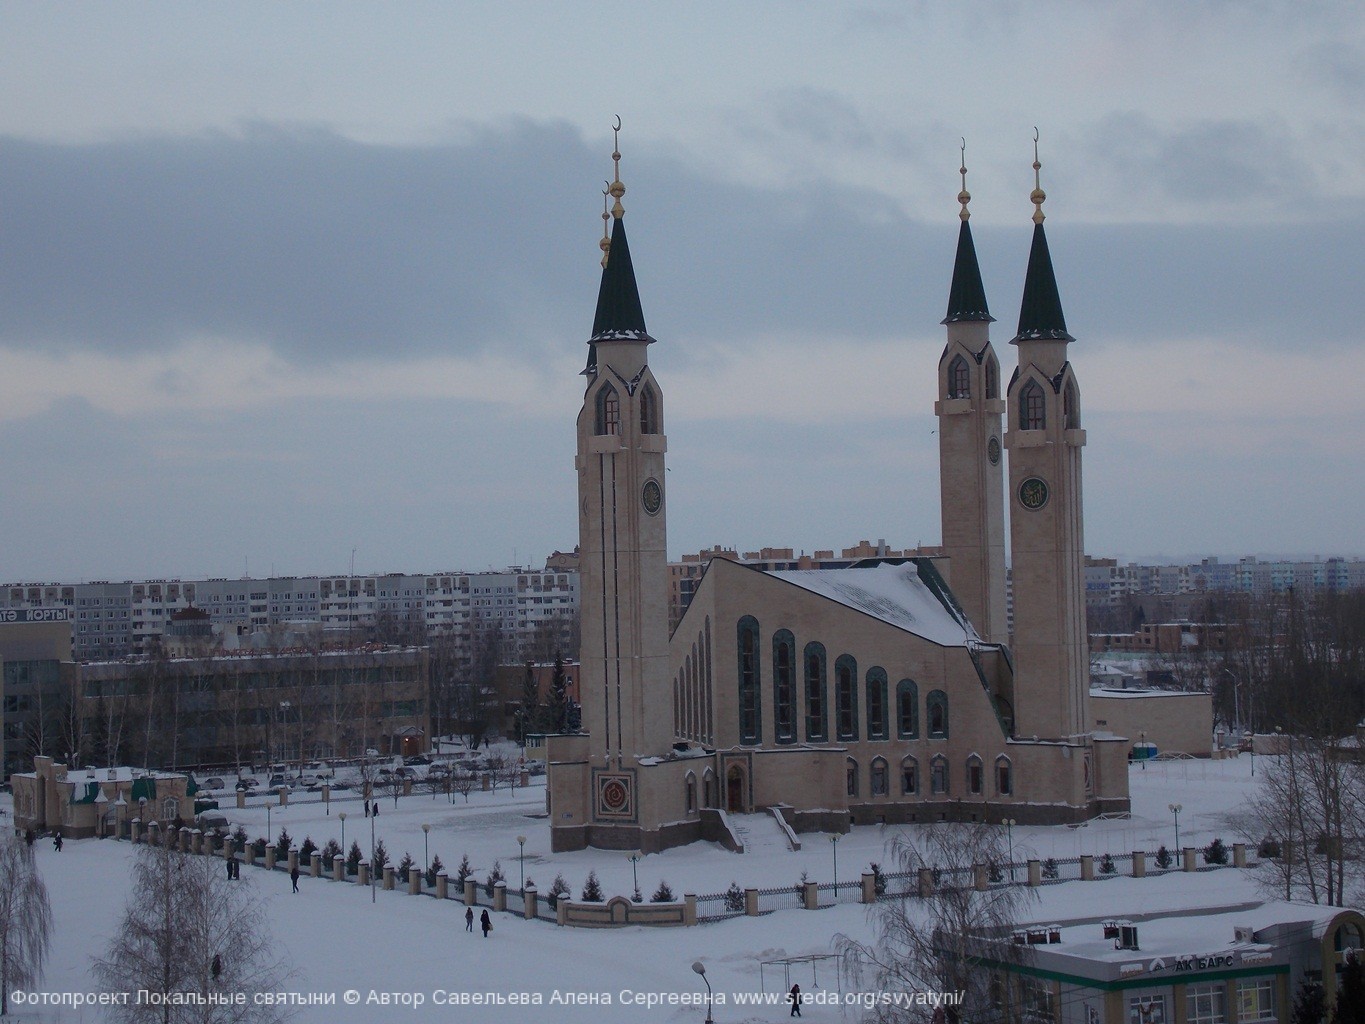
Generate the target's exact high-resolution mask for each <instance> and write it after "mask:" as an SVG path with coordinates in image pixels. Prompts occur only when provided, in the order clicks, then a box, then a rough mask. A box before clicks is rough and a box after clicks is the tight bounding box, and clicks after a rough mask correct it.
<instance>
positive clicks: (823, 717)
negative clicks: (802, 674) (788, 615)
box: [804, 643, 829, 743]
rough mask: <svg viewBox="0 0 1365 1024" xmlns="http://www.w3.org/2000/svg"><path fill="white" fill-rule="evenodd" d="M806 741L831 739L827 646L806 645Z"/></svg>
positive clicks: (821, 741)
mask: <svg viewBox="0 0 1365 1024" xmlns="http://www.w3.org/2000/svg"><path fill="white" fill-rule="evenodd" d="M804 660H805V663H806V740H807V741H808V742H820V743H823V742H824V741H825V740H827V739H829V710H828V708H827V707H826V704H825V645H824V644H818V643H809V644H806V650H805V658H804Z"/></svg>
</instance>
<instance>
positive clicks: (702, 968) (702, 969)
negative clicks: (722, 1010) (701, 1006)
mask: <svg viewBox="0 0 1365 1024" xmlns="http://www.w3.org/2000/svg"><path fill="white" fill-rule="evenodd" d="M692 970H694V971H696V972H697V973H698V974H700V975H701V980H702V981H705V982H706V1024H714V1022H713V1021H712V1020H711V982H710V981H708V980H707V978H706V965H705V964H704V963H702V962H701V961H700V960H698V961H696V962H695V963H694V964H693V965H692Z"/></svg>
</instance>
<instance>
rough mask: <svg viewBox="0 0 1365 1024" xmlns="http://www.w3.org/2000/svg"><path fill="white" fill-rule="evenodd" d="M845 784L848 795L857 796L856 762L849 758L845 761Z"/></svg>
mask: <svg viewBox="0 0 1365 1024" xmlns="http://www.w3.org/2000/svg"><path fill="white" fill-rule="evenodd" d="M847 783H848V787H847V788H848V795H849V796H857V795H858V762H857V761H855V760H853V758H851V757H850V758H849V759H848V761H847Z"/></svg>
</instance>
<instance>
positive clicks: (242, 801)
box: [237, 789, 246, 811]
mask: <svg viewBox="0 0 1365 1024" xmlns="http://www.w3.org/2000/svg"><path fill="white" fill-rule="evenodd" d="M237 810H239V811H243V810H246V790H244V789H239V790H237Z"/></svg>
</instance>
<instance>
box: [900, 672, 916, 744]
mask: <svg viewBox="0 0 1365 1024" xmlns="http://www.w3.org/2000/svg"><path fill="white" fill-rule="evenodd" d="M896 735H897V736H899V737H900V738H901V739H903V740H913V739H918V738H919V687H918V686H916V685H915V681H914V680H913V679H902V680H901V681H900V682H899V683H897V684H896Z"/></svg>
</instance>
